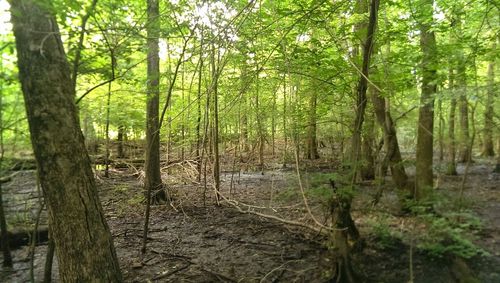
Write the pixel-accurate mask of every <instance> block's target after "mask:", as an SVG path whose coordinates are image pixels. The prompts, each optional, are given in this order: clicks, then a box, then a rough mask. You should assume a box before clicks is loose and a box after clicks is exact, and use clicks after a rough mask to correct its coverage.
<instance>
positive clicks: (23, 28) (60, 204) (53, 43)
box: [10, 0, 122, 282]
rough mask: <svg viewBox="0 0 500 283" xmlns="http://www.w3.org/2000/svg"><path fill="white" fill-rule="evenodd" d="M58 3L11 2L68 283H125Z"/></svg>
mask: <svg viewBox="0 0 500 283" xmlns="http://www.w3.org/2000/svg"><path fill="white" fill-rule="evenodd" d="M50 3H51V2H50V1H47V0H44V1H41V0H37V1H33V0H17V1H10V4H11V15H12V23H13V27H14V35H15V38H16V47H17V56H18V67H19V78H20V81H21V85H22V89H23V94H24V99H25V105H26V112H27V117H28V123H29V126H30V133H31V142H32V145H33V151H34V154H35V157H36V160H37V168H38V176H39V178H40V183H41V185H42V189H43V193H44V196H45V201H46V204H47V207H48V215H49V225H50V227H51V231H52V232H53V233H52V235H53V237H54V243H55V247H56V254H57V259H58V261H59V273H60V278H61V281H63V282H122V276H121V272H120V268H119V265H118V259H117V257H116V253H115V249H114V247H113V239H112V237H111V233H110V232H109V227H108V225H107V223H106V220H105V218H104V215H103V211H102V207H101V204H100V202H99V197H98V195H97V186H96V184H95V180H94V175H93V172H92V169H91V167H90V159H89V157H88V154H87V151H86V149H85V144H84V138H83V135H82V132H81V130H80V125H79V123H78V117H77V110H76V106H75V103H74V98H75V92H74V89H73V86H72V83H71V77H70V69H69V64H68V62H67V61H66V54H65V53H64V48H63V44H62V42H61V38H60V33H59V30H58V27H57V22H56V20H55V17H54V16H53V15H52V14H51V13H50V12H49V11H52V8H51V4H50Z"/></svg>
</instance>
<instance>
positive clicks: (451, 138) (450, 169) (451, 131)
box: [446, 68, 457, 175]
mask: <svg viewBox="0 0 500 283" xmlns="http://www.w3.org/2000/svg"><path fill="white" fill-rule="evenodd" d="M448 77H449V78H448V80H449V87H448V89H449V90H450V92H451V101H450V116H449V118H448V160H447V163H448V164H447V166H446V174H447V175H457V162H456V152H457V150H456V140H455V113H456V109H457V99H456V98H455V94H454V91H455V85H454V84H455V75H454V73H453V68H450V70H449V75H448Z"/></svg>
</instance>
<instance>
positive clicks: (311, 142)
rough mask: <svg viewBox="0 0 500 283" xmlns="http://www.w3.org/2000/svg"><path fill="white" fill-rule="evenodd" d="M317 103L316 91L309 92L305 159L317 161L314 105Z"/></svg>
mask: <svg viewBox="0 0 500 283" xmlns="http://www.w3.org/2000/svg"><path fill="white" fill-rule="evenodd" d="M317 102H318V95H317V92H316V90H314V89H312V90H311V97H310V98H309V115H308V116H309V119H308V120H309V121H308V124H307V138H306V158H307V159H318V158H319V153H318V141H317V138H316V108H317V107H316V105H317Z"/></svg>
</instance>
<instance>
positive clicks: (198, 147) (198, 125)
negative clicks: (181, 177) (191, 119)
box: [196, 30, 203, 182]
mask: <svg viewBox="0 0 500 283" xmlns="http://www.w3.org/2000/svg"><path fill="white" fill-rule="evenodd" d="M202 76H203V30H202V37H201V40H200V70H199V73H198V95H197V103H196V104H197V116H196V160H197V162H198V163H197V164H196V170H198V182H201V169H202V162H203V158H202V152H201V151H202V148H201V146H202V140H201V82H202Z"/></svg>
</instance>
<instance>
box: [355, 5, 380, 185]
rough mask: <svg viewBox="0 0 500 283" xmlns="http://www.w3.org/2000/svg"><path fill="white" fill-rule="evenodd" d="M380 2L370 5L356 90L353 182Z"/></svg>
mask: <svg viewBox="0 0 500 283" xmlns="http://www.w3.org/2000/svg"><path fill="white" fill-rule="evenodd" d="M378 7H379V1H378V0H373V1H372V3H371V5H370V19H369V22H368V28H367V33H366V40H365V41H364V44H363V64H362V68H361V74H360V78H359V82H358V86H357V89H356V117H355V119H354V125H353V128H354V131H353V135H352V141H351V146H352V148H351V163H352V164H353V166H354V168H355V170H354V174H353V180H356V179H359V177H361V176H360V172H359V169H360V168H361V166H359V165H358V162H359V161H360V156H361V130H362V129H363V121H364V115H365V109H366V104H367V100H366V91H367V89H368V76H369V74H368V71H369V67H370V59H371V55H372V51H373V42H374V37H375V29H376V26H377V14H378Z"/></svg>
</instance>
